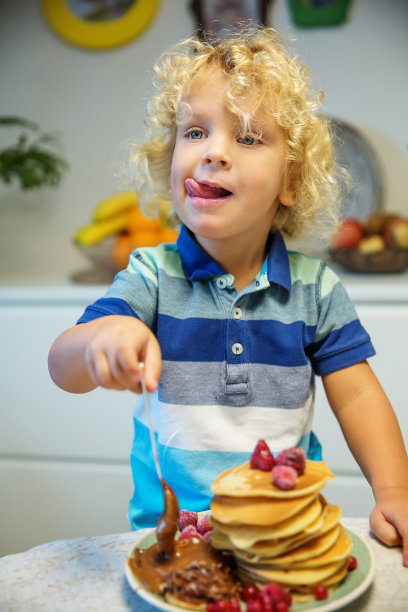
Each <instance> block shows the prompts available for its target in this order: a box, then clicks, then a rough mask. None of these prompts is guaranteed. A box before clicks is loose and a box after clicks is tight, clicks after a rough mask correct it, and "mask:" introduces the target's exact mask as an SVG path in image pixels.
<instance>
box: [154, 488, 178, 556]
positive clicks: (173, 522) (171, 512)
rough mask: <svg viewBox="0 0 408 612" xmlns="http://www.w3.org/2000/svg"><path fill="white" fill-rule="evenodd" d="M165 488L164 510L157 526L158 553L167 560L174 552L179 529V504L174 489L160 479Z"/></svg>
mask: <svg viewBox="0 0 408 612" xmlns="http://www.w3.org/2000/svg"><path fill="white" fill-rule="evenodd" d="M160 482H161V485H162V488H163V497H164V510H163V513H162V514H161V515H160V516H159V520H158V522H157V528H156V537H157V554H158V556H159V561H160V560H162V561H165V560H166V559H168V558H170V557H171V556H172V555H173V553H174V536H175V535H176V531H177V529H178V518H179V504H178V501H177V497H176V494H175V493H174V491H173V489H172V488H171V487H170V486H169V485H168V484H167V482H165V481H164V480H163V478H161V479H160Z"/></svg>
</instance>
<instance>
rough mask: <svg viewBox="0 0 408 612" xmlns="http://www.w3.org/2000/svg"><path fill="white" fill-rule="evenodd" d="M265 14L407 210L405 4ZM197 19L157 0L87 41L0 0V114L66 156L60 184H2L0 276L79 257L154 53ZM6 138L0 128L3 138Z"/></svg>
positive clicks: (135, 127) (169, 0)
mask: <svg viewBox="0 0 408 612" xmlns="http://www.w3.org/2000/svg"><path fill="white" fill-rule="evenodd" d="M268 23H269V24H270V25H272V26H274V27H276V28H277V29H278V30H280V31H282V32H283V33H286V34H289V35H292V36H294V37H295V48H296V49H297V50H298V52H299V54H300V55H301V56H303V57H304V59H305V60H306V63H307V64H308V65H309V67H310V69H311V71H312V75H313V83H314V85H315V87H316V88H318V89H322V90H324V92H325V101H324V110H325V112H327V114H329V115H330V116H333V117H336V118H338V119H341V120H344V121H347V122H350V123H351V124H353V125H355V126H357V127H358V128H359V129H360V130H361V131H362V132H363V134H364V135H365V136H366V137H367V139H368V141H369V142H370V144H372V145H373V146H374V147H375V150H376V153H377V154H378V156H379V159H380V162H381V165H382V167H383V171H384V206H385V207H386V208H389V209H392V210H395V211H402V212H405V213H407V214H408V198H407V190H406V189H405V188H404V186H405V178H406V176H407V173H408V152H407V145H408V119H407V111H406V109H407V99H408V80H407V78H406V67H407V59H408V44H407V37H406V32H407V25H408V3H407V2H406V1H405V0H389V2H382V1H381V0H354V1H353V2H352V3H351V4H350V8H349V14H348V19H347V21H346V22H345V23H343V24H341V25H338V26H333V27H309V28H301V27H297V26H295V25H294V23H293V19H292V14H291V11H290V6H289V2H288V0H275V1H273V2H270V8H269V11H268ZM195 28H196V21H195V17H194V14H193V12H192V10H191V9H190V3H189V1H188V0H162V1H161V3H160V8H159V10H158V12H157V14H156V16H155V18H153V20H152V21H151V23H150V24H149V25H148V26H147V28H146V29H145V30H144V31H143V32H142V33H141V34H140V35H139V36H137V37H135V38H134V39H133V40H130V41H129V42H128V43H127V44H124V45H122V46H118V47H116V48H109V49H105V50H90V49H86V48H81V47H79V46H74V45H72V44H70V43H69V42H67V41H66V40H64V39H62V38H61V37H59V36H58V35H57V34H56V33H55V32H54V31H53V30H52V29H51V28H50V26H49V24H48V23H47V21H46V19H45V17H44V12H43V10H42V7H41V3H40V2H39V1H36V0H15V1H14V2H4V1H3V2H1V3H0V73H1V87H0V109H1V111H0V112H1V114H2V115H18V116H22V117H25V118H28V119H30V120H33V121H36V122H37V123H38V124H39V125H40V126H41V128H42V130H43V131H46V132H50V131H51V132H59V133H60V135H61V139H60V140H61V142H62V144H63V147H64V154H65V158H66V159H67V161H68V163H69V165H70V168H69V170H68V171H67V172H66V173H65V175H64V177H63V180H62V182H61V184H60V186H59V188H58V189H41V190H39V191H37V192H31V193H24V194H22V192H21V190H19V189H18V187H15V186H14V185H12V186H4V184H2V183H1V182H0V283H3V284H9V283H11V284H14V283H19V282H20V280H21V278H22V277H24V278H26V279H27V281H29V280H30V279H32V280H34V281H35V282H36V281H37V280H40V281H44V282H54V281H55V282H57V281H58V282H60V281H61V280H63V279H66V278H69V276H70V274H71V273H72V272H73V271H74V270H76V269H77V268H81V267H82V266H83V265H84V261H85V260H84V256H83V255H82V254H81V253H80V252H78V250H77V249H76V248H75V246H74V245H73V243H72V240H71V238H72V235H73V234H74V232H75V230H76V229H77V228H78V227H79V226H81V225H82V224H85V223H87V222H88V221H89V219H90V214H91V210H92V208H93V207H94V206H95V204H96V203H97V202H98V201H100V200H102V199H103V198H105V197H108V196H109V195H110V194H112V193H114V192H115V191H116V190H117V189H118V188H120V187H121V186H120V184H119V185H118V181H117V179H116V177H115V176H114V167H115V164H116V162H117V159H118V155H119V154H120V150H121V148H122V147H123V143H124V142H126V141H129V140H136V141H137V140H139V139H141V138H142V136H143V113H144V109H145V104H146V101H147V99H148V97H149V95H150V93H151V91H152V84H151V80H152V63H153V61H154V60H155V59H156V57H157V56H158V54H159V53H160V52H161V51H163V50H164V49H165V48H167V46H168V45H170V44H171V43H174V42H176V41H178V40H179V39H182V38H184V37H186V36H188V35H190V34H191V33H192V32H193V31H194V30H195ZM14 136H15V131H13V130H12V129H11V128H10V129H5V128H3V129H1V130H0V147H1V146H2V145H3V146H5V144H6V142H7V139H8V138H12V137H14Z"/></svg>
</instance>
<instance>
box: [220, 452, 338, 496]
mask: <svg viewBox="0 0 408 612" xmlns="http://www.w3.org/2000/svg"><path fill="white" fill-rule="evenodd" d="M333 478H334V475H333V473H332V472H331V471H330V470H329V468H328V467H327V465H326V464H325V462H324V461H310V460H307V461H306V468H305V471H304V472H303V474H302V475H301V476H299V478H298V479H297V482H296V484H295V486H294V487H293V489H290V490H289V491H287V490H282V489H279V488H278V487H277V486H275V485H274V484H273V482H272V475H271V472H262V471H261V470H256V469H251V467H250V463H249V461H247V462H246V463H243V464H242V465H238V466H235V467H232V468H229V469H228V470H224V471H223V472H221V474H220V475H219V476H217V478H216V479H215V480H214V482H213V483H212V485H211V490H212V492H213V494H214V495H228V496H231V497H272V498H274V499H290V498H292V497H303V496H305V495H310V494H312V493H317V492H318V491H320V490H321V489H322V488H323V487H324V486H325V485H326V483H327V481H328V480H330V479H333Z"/></svg>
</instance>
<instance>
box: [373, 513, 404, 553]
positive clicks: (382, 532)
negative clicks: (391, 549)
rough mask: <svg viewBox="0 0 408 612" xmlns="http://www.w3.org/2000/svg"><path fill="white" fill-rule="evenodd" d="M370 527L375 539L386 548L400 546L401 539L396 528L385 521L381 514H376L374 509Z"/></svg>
mask: <svg viewBox="0 0 408 612" xmlns="http://www.w3.org/2000/svg"><path fill="white" fill-rule="evenodd" d="M370 527H371V529H372V530H373V532H374V533H375V535H376V536H377V538H379V539H380V540H381V541H382V542H384V544H387V546H399V545H400V544H401V541H402V538H401V536H400V534H399V533H398V530H397V529H396V527H395V526H394V525H393V524H392V523H390V522H389V521H387V519H386V518H385V516H384V515H383V514H382V512H378V511H377V509H374V511H373V512H372V513H371V516H370Z"/></svg>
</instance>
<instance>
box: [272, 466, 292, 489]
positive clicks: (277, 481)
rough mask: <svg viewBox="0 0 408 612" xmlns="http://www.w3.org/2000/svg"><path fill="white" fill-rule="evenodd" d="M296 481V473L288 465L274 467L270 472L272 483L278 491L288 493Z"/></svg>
mask: <svg viewBox="0 0 408 612" xmlns="http://www.w3.org/2000/svg"><path fill="white" fill-rule="evenodd" d="M297 479H298V473H297V471H296V470H295V468H293V467H290V466H289V465H275V467H274V468H273V470H272V482H273V484H274V485H275V486H277V487H278V488H279V489H283V490H284V491H289V489H293V487H294V486H295V484H296V481H297Z"/></svg>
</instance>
